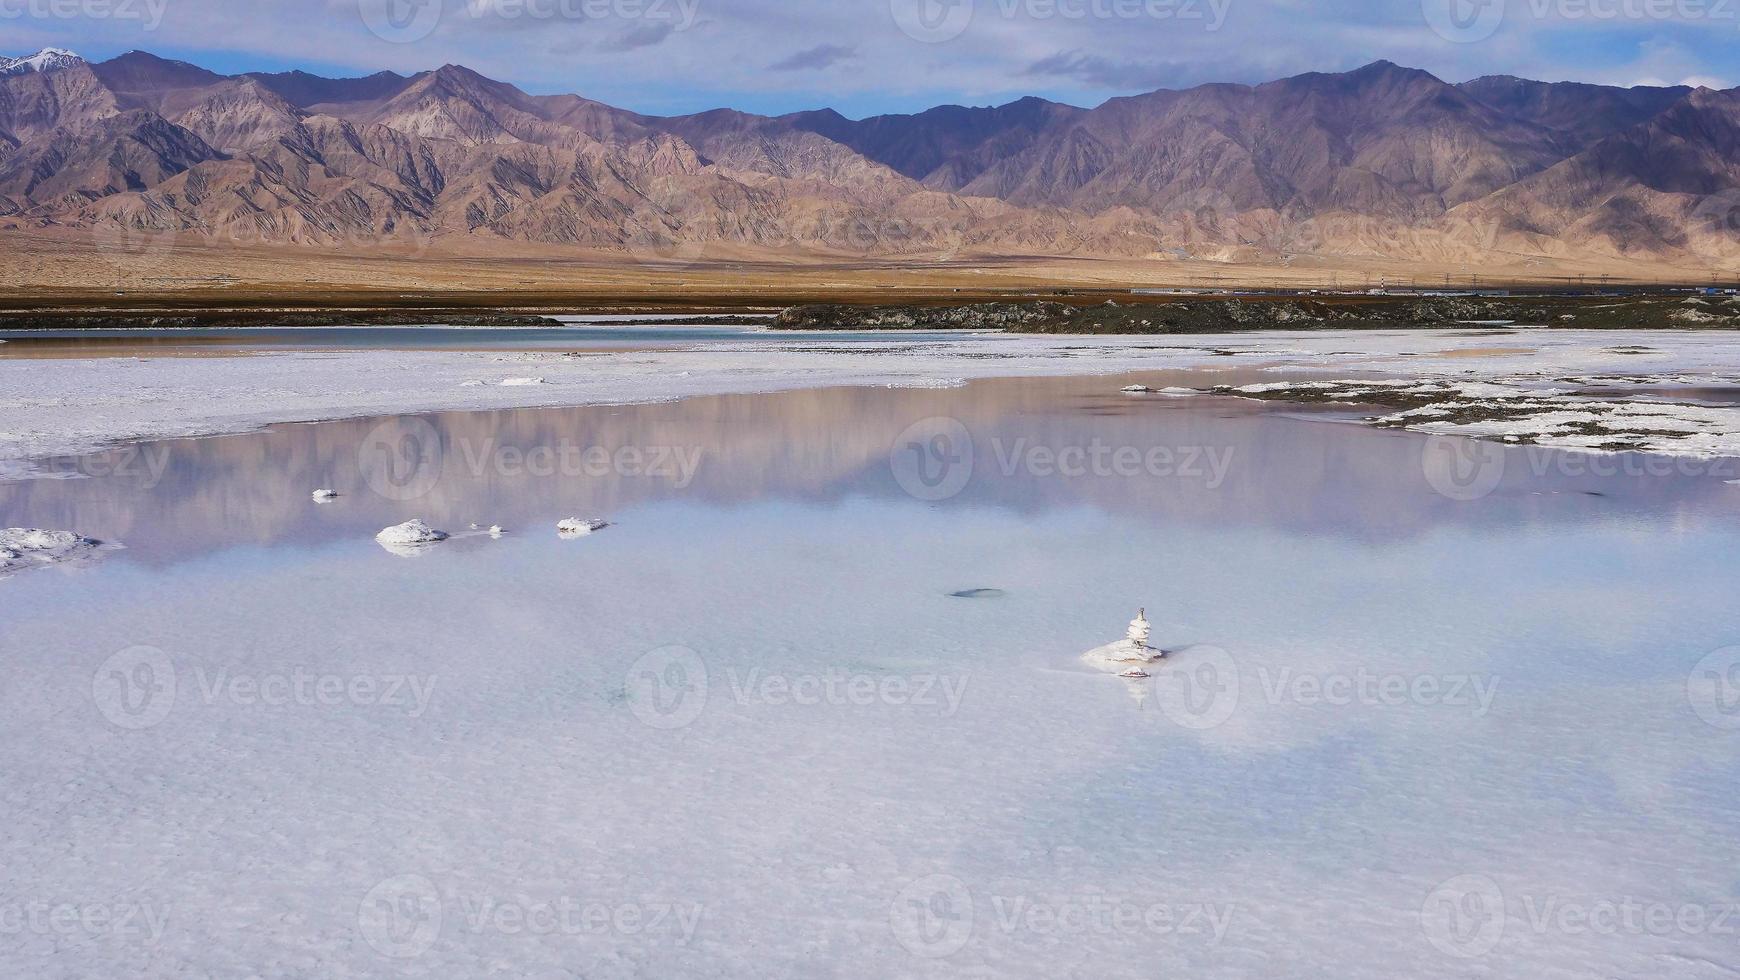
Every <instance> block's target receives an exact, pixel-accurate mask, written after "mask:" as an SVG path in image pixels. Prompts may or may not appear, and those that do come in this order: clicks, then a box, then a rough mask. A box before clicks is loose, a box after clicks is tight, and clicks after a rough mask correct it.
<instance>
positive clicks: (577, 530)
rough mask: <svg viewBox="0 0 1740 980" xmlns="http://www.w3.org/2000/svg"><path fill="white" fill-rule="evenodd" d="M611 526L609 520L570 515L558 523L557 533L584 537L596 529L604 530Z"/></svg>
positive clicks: (567, 536)
mask: <svg viewBox="0 0 1740 980" xmlns="http://www.w3.org/2000/svg"><path fill="white" fill-rule="evenodd" d="M609 526H610V522H609V521H600V520H583V519H581V518H578V517H570V518H568V519H567V520H565V521H563V522H562V523H560V524H557V525H556V533H557V534H560V535H561V536H562V537H564V538H583V537H585V536H586V535H588V534H592V533H593V532H595V531H602V530H604V529H605V528H607V527H609Z"/></svg>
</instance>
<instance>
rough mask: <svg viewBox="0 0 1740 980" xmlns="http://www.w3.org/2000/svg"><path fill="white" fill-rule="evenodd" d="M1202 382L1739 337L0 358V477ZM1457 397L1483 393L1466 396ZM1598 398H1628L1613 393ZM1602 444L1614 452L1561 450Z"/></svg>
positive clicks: (1683, 369) (1504, 369)
mask: <svg viewBox="0 0 1740 980" xmlns="http://www.w3.org/2000/svg"><path fill="white" fill-rule="evenodd" d="M1211 367H1212V368H1229V367H1244V368H1251V369H1259V370H1263V369H1267V370H1275V371H1294V372H1298V371H1307V372H1312V374H1313V375H1314V376H1318V375H1321V377H1323V378H1324V380H1361V379H1370V378H1374V377H1386V378H1402V379H1433V380H1438V381H1450V382H1459V383H1461V384H1457V385H1450V386H1445V388H1444V390H1445V391H1446V392H1447V393H1448V394H1447V397H1453V398H1455V399H1458V400H1461V401H1464V402H1465V401H1468V400H1475V401H1478V400H1480V399H1482V398H1504V397H1515V398H1521V397H1523V396H1527V397H1528V399H1530V403H1531V404H1534V403H1536V402H1539V401H1540V400H1541V399H1547V400H1552V399H1558V400H1561V401H1563V402H1566V403H1571V402H1582V401H1584V400H1585V398H1586V396H1585V395H1584V394H1583V392H1585V391H1586V390H1589V389H1597V388H1599V389H1603V390H1605V391H1607V392H1608V393H1607V394H1606V395H1604V398H1605V399H1606V400H1607V401H1608V402H1612V401H1614V400H1615V399H1617V400H1618V401H1621V402H1637V401H1640V400H1641V401H1647V402H1649V403H1652V404H1653V403H1664V404H1668V405H1674V404H1681V403H1684V404H1688V405H1694V404H1695V403H1696V399H1681V398H1679V397H1677V396H1676V395H1675V394H1674V392H1675V390H1676V389H1685V390H1690V389H1700V390H1705V391H1708V390H1710V389H1722V388H1728V387H1734V386H1740V336H1735V335H1732V334H1729V333H1726V332H1720V333H1717V332H1707V331H1706V332H1699V331H1659V330H1658V331H1647V332H1635V333H1634V332H1628V331H1611V330H1604V331H1578V330H1563V329H1554V330H1530V329H1501V330H1493V329H1478V328H1469V329H1467V330H1459V331H1439V332H1432V333H1421V332H1406V331H1377V332H1374V331H1346V332H1342V331H1309V332H1297V333H1295V332H1269V333H1260V334H1252V333H1237V334H1224V335H1193V336H1188V337H1183V336H1179V337H1091V338H1090V337H1072V336H1045V337H1036V336H997V337H983V336H981V337H959V338H949V339H937V338H924V339H922V340H921V339H917V338H903V337H901V336H900V335H898V334H890V335H888V336H887V339H886V340H885V341H884V340H872V341H864V340H861V339H860V340H855V341H850V342H847V341H840V342H834V341H817V340H815V339H813V338H797V337H786V336H778V335H773V334H769V335H765V336H761V335H750V336H749V337H748V338H746V339H745V340H743V341H741V342H730V343H711V344H705V345H696V346H692V347H686V348H682V349H676V350H659V351H620V352H562V351H537V352H518V353H500V352H494V353H492V352H476V351H394V350H357V351H321V352H305V351H297V352H282V351H264V352H249V353H245V354H242V355H241V356H227V357H172V356H165V357H159V356H144V357H109V358H86V357H69V358H35V359H7V358H6V357H5V356H4V347H3V346H0V462H5V463H8V464H11V465H10V466H8V467H7V470H6V472H7V473H8V474H9V475H13V476H16V475H20V474H22V473H23V472H25V471H27V469H28V467H25V466H21V465H19V464H20V461H23V460H28V459H32V458H41V457H49V456H65V455H79V454H84V453H90V452H96V451H100V450H102V449H104V448H107V447H110V446H113V445H116V444H123V443H128V442H136V441H143V440H151V439H161V438H174V437H190V436H205V435H219V434H226V433H236V432H244V431H250V430H254V429H257V428H260V427H263V426H267V425H271V424H275V423H284V422H309V421H320V420H328V419H337V418H359V417H372V416H387V415H397V414H405V413H418V412H433V411H462V410H493V409H509V408H530V407H567V406H580V405H592V404H626V403H642V402H649V401H664V400H673V399H680V398H686V397H694V396H702V395H718V394H747V393H755V392H771V391H783V390H791V389H797V388H816V387H832V386H849V385H888V386H906V387H942V386H953V385H958V384H962V383H965V382H967V381H969V380H973V379H977V378H989V377H1024V376H1031V377H1038V376H1062V375H1093V374H1106V375H1112V374H1129V373H1137V372H1142V371H1150V370H1155V371H1157V370H1179V369H1193V368H1211ZM1473 382H1483V383H1489V384H1490V385H1491V386H1492V387H1487V388H1478V387H1470V386H1469V384H1467V383H1473ZM1614 386H1618V387H1619V388H1621V389H1626V388H1630V389H1634V390H1636V391H1637V392H1638V394H1636V395H1629V394H1626V393H1624V391H1623V390H1622V391H1621V393H1620V394H1619V395H1613V394H1612V392H1611V389H1612V388H1613V387H1614ZM1268 394H1270V395H1271V396H1272V394H1273V393H1272V392H1271V393H1268ZM1350 403H1351V399H1350ZM1543 404H1545V403H1543ZM1409 407H1410V408H1418V407H1419V406H1418V405H1417V404H1414V403H1410V406H1409ZM1671 413H1672V409H1668V410H1665V414H1671ZM1383 414H1384V415H1390V414H1392V413H1388V412H1386V413H1383ZM1695 414H1696V415H1697V418H1696V420H1695V424H1694V422H1687V423H1686V425H1685V426H1681V427H1679V428H1677V429H1676V427H1675V423H1673V422H1672V421H1671V420H1669V421H1665V422H1664V411H1655V410H1652V411H1651V412H1650V413H1647V414H1645V415H1642V416H1640V417H1639V419H1634V422H1635V424H1634V425H1633V426H1632V428H1631V429H1629V430H1626V431H1625V432H1622V433H1621V432H1615V433H1614V434H1615V435H1623V436H1624V437H1625V439H1624V440H1623V445H1624V446H1625V447H1626V448H1632V449H1638V450H1645V451H1655V452H1665V453H1669V454H1675V455H1679V454H1689V455H1698V456H1708V455H1712V454H1728V453H1730V452H1735V453H1740V410H1736V409H1731V408H1719V409H1715V410H1710V409H1708V407H1707V406H1698V408H1697V411H1696V413H1695ZM1478 416H1479V413H1469V412H1466V411H1458V412H1452V413H1450V414H1449V415H1445V414H1442V413H1438V414H1434V413H1430V412H1428V413H1425V414H1422V415H1420V416H1419V417H1418V419H1417V421H1418V422H1419V426H1418V427H1420V428H1423V429H1424V428H1430V430H1431V431H1436V432H1440V433H1446V434H1455V433H1458V431H1459V430H1458V428H1457V420H1458V419H1460V420H1463V421H1465V422H1467V423H1468V425H1469V428H1468V429H1467V431H1466V432H1463V433H1462V434H1469V435H1485V436H1498V435H1504V436H1510V437H1513V440H1514V439H1523V440H1525V441H1540V442H1542V443H1543V444H1548V445H1552V444H1554V443H1553V442H1552V440H1551V439H1550V438H1541V439H1538V440H1537V439H1535V438H1534V435H1535V434H1534V433H1531V432H1530V431H1529V428H1528V426H1527V425H1526V424H1523V425H1518V424H1506V425H1504V426H1502V427H1494V426H1492V425H1490V424H1487V425H1485V426H1484V427H1482V426H1480V425H1478V424H1476V423H1479V422H1482V421H1484V422H1487V423H1490V421H1491V420H1490V419H1482V418H1479V417H1478ZM1374 421H1375V418H1374ZM1549 422H1551V423H1555V424H1557V423H1563V422H1564V418H1563V413H1560V417H1558V418H1556V419H1546V418H1543V425H1546V424H1548V423H1549ZM1512 423H1514V420H1512ZM1410 427H1413V426H1410ZM1693 428H1695V430H1696V431H1695V435H1696V438H1695V439H1691V440H1688V439H1687V438H1684V437H1686V436H1690V435H1693V434H1694V433H1693V432H1692V431H1691V430H1692V429H1693ZM1681 430H1684V431H1681ZM1547 434H1548V435H1550V433H1547ZM1615 444H1620V440H1617V439H1610V440H1602V439H1585V440H1584V445H1582V446H1574V445H1571V444H1569V443H1566V444H1564V445H1565V447H1566V448H1591V449H1593V448H1599V447H1600V446H1602V445H1615Z"/></svg>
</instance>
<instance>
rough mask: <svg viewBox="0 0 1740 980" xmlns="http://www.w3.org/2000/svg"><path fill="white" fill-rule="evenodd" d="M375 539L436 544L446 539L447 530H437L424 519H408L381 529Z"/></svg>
mask: <svg viewBox="0 0 1740 980" xmlns="http://www.w3.org/2000/svg"><path fill="white" fill-rule="evenodd" d="M375 540H376V541H379V542H380V543H381V544H434V543H435V542H437V541H446V540H447V532H446V531H437V530H435V529H434V528H432V527H430V526H429V525H427V524H425V523H423V522H422V521H406V522H405V523H403V524H400V525H399V526H397V527H389V528H386V529H385V530H383V531H381V533H379V534H377V535H375Z"/></svg>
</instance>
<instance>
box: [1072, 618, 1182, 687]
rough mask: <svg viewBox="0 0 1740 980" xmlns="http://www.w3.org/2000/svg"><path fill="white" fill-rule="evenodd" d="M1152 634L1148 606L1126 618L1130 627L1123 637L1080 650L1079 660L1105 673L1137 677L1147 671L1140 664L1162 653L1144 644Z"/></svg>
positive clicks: (1154, 659)
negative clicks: (1080, 658)
mask: <svg viewBox="0 0 1740 980" xmlns="http://www.w3.org/2000/svg"><path fill="white" fill-rule="evenodd" d="M1153 635H1154V628H1153V626H1151V625H1150V624H1149V622H1148V610H1146V609H1143V610H1142V611H1141V612H1139V613H1137V614H1136V618H1135V619H1133V620H1131V621H1130V628H1129V630H1128V631H1127V632H1126V633H1125V634H1124V638H1123V639H1121V640H1119V641H1118V642H1116V643H1108V644H1106V645H1105V646H1103V647H1096V648H1094V649H1092V650H1089V651H1088V652H1087V653H1084V654H1082V660H1084V661H1086V662H1087V663H1089V664H1091V665H1092V666H1094V667H1097V668H1099V669H1100V670H1104V671H1107V672H1108V673H1113V674H1118V675H1121V676H1123V677H1128V678H1130V679H1131V680H1141V679H1143V678H1145V677H1147V676H1148V672H1147V671H1145V670H1143V669H1142V667H1143V666H1144V665H1147V664H1151V663H1154V662H1155V661H1157V660H1159V659H1160V658H1162V657H1164V656H1165V654H1164V653H1162V652H1160V651H1159V650H1156V649H1154V648H1153V647H1151V646H1149V645H1148V640H1149V639H1150V638H1151V637H1152V636H1153Z"/></svg>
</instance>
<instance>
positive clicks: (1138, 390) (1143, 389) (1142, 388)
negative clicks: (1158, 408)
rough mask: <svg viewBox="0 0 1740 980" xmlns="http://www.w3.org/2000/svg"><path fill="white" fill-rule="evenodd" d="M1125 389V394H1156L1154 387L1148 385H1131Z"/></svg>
mask: <svg viewBox="0 0 1740 980" xmlns="http://www.w3.org/2000/svg"><path fill="white" fill-rule="evenodd" d="M1123 391H1124V394H1126V395H1152V394H1154V389H1153V388H1150V387H1148V386H1147V385H1130V386H1129V387H1127V388H1125V389H1123Z"/></svg>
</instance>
